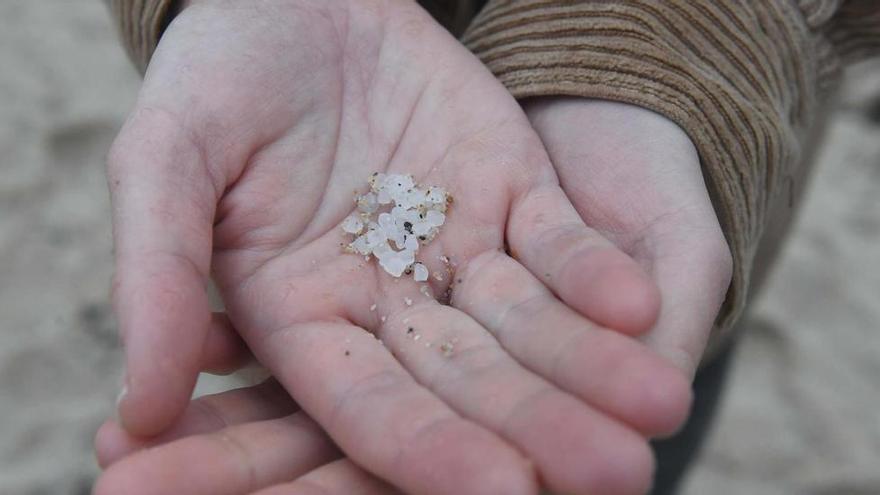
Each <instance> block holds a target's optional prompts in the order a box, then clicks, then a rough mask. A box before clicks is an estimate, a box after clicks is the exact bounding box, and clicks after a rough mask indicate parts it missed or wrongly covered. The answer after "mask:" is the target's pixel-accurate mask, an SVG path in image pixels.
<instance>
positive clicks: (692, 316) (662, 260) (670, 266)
mask: <svg viewBox="0 0 880 495" xmlns="http://www.w3.org/2000/svg"><path fill="white" fill-rule="evenodd" d="M709 215H714V213H713V212H711V211H710V212H709ZM710 218H714V216H710ZM715 224H716V225H715V227H714V229H715V230H716V232H714V234H715V235H714V236H713V235H709V236H703V237H704V238H705V237H708V241H697V242H694V241H693V239H694V238H697V236H690V238H689V236H687V235H683V236H669V237H667V238H665V239H664V240H663V241H662V242H657V243H656V246H655V248H654V252H653V253H652V254H651V256H652V257H653V258H654V263H653V264H654V269H653V271H654V277H655V278H656V280H657V283H658V284H659V286H660V290H662V291H663V310H662V312H661V314H660V318H659V320H658V321H657V325H656V327H655V329H654V330H653V331H652V332H651V333H650V334H649V335H647V336H645V339H644V340H645V343H646V344H647V345H648V346H650V347H651V348H652V349H654V350H655V351H656V352H657V353H659V354H660V355H661V356H664V357H665V358H667V359H668V360H669V361H670V362H672V363H673V364H675V365H676V366H677V367H678V368H679V369H681V371H682V372H683V374H684V376H686V377H688V378H691V379H693V377H694V374H695V373H696V370H697V367H698V366H699V364H700V361H701V359H702V357H703V352H704V350H705V349H706V343H707V342H708V339H709V336H710V334H711V331H712V329H713V325H714V322H715V318H716V317H717V316H718V311H719V310H720V308H721V305H722V303H723V302H724V298H725V296H726V295H727V290H728V287H729V284H730V276H731V269H732V264H733V262H732V260H731V255H730V249H729V248H728V245H727V242H726V241H725V240H724V237H723V235H722V234H721V231H720V229H719V228H718V227H717V221H716V222H715ZM683 273H686V274H688V275H687V276H686V277H682V274H683Z"/></svg>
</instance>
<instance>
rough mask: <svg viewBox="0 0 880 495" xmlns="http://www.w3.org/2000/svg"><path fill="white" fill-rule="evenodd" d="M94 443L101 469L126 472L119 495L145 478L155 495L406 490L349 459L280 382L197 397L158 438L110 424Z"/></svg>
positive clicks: (138, 490)
mask: <svg viewBox="0 0 880 495" xmlns="http://www.w3.org/2000/svg"><path fill="white" fill-rule="evenodd" d="M95 445H96V451H97V456H98V463H99V464H100V465H101V466H102V467H104V468H107V467H108V466H110V465H114V468H113V469H114V473H120V472H121V473H124V474H125V475H126V476H125V477H121V478H120V477H117V479H116V480H115V485H114V489H116V490H117V492H116V493H142V492H143V488H142V487H140V486H139V485H142V484H143V483H144V480H149V489H150V490H151V493H187V494H192V493H195V494H198V493H206V494H208V493H209V494H225V493H242V494H243V493H253V492H259V493H260V494H261V495H267V494H269V493H274V494H282V493H287V494H289V493H313V492H315V493H328V494H329V493H339V494H363V495H367V494H377V495H378V494H382V495H385V494H392V493H399V492H398V491H397V490H395V489H394V488H393V487H391V486H390V485H388V484H386V483H384V482H382V481H381V480H379V479H378V478H376V477H374V476H371V475H369V473H367V472H366V471H364V470H363V469H361V468H360V467H358V466H357V465H355V464H354V463H352V462H351V461H350V460H347V459H344V458H343V457H342V453H341V452H339V450H338V449H337V448H336V447H335V446H334V445H333V442H332V441H331V440H330V439H329V438H328V437H327V435H326V434H324V432H323V430H321V428H320V426H318V424H317V423H315V422H314V421H313V420H311V419H310V418H309V417H308V416H307V415H306V414H305V413H304V412H303V411H301V410H299V409H298V407H297V405H296V403H295V402H293V400H292V399H291V398H290V395H289V394H288V393H287V391H286V390H284V388H282V387H281V386H280V385H279V384H278V382H276V381H275V380H274V379H270V380H268V381H266V382H264V383H262V384H260V385H256V386H252V387H245V388H240V389H236V390H230V391H226V392H223V393H219V394H214V395H208V396H204V397H200V398H198V399H195V400H193V401H192V402H191V403H190V404H189V406H188V407H187V408H186V410H185V412H184V413H183V415H181V417H180V418H179V419H178V420H177V421H176V422H175V424H174V425H173V426H172V427H171V428H169V429H168V430H166V431H165V432H163V433H162V434H161V435H160V436H158V437H155V438H151V439H143V438H138V437H134V436H132V435H131V434H129V433H128V432H126V431H125V430H124V429H123V428H121V427H120V426H119V424H118V423H117V422H115V421H113V420H110V421H107V422H105V423H104V424H103V425H102V426H101V428H100V430H99V431H98V435H97V437H96V440H95ZM194 460H198V461H197V462H194ZM117 462H118V464H117ZM104 482H106V478H102V483H104ZM102 490H103V488H102V487H101V486H100V485H99V487H98V488H96V491H97V492H99V493H100V492H101V491H102ZM261 490H262V491H261Z"/></svg>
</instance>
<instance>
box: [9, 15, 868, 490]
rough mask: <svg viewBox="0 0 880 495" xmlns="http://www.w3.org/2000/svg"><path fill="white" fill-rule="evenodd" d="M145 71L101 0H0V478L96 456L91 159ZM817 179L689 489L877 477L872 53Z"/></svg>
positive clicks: (103, 237) (100, 345) (33, 481)
mask: <svg viewBox="0 0 880 495" xmlns="http://www.w3.org/2000/svg"><path fill="white" fill-rule="evenodd" d="M138 84H139V78H138V77H137V75H136V74H135V72H134V70H133V69H132V68H131V66H130V65H129V63H128V61H127V60H126V58H125V56H124V54H123V52H122V50H121V49H120V48H119V45H118V43H117V41H116V38H115V33H114V32H113V31H112V29H111V27H110V24H109V22H108V16H107V14H106V12H105V10H104V8H103V5H102V4H101V2H99V1H98V0H39V1H27V0H3V1H2V2H0V337H2V341H0V495H43V494H47V495H48V494H52V495H54V494H61V495H64V494H86V493H88V492H89V490H90V487H91V483H92V480H93V479H94V477H95V475H96V473H97V468H96V466H95V463H94V461H93V457H92V453H91V441H92V435H93V433H94V431H95V429H96V428H97V426H98V425H99V424H100V422H101V421H102V419H103V418H104V417H105V416H106V415H107V414H109V413H110V411H111V409H112V405H113V400H114V397H115V395H116V393H117V387H118V385H119V380H120V372H121V356H120V352H119V349H118V345H117V340H116V335H115V328H114V322H113V319H112V316H111V314H110V308H109V305H108V302H107V296H108V283H109V280H110V276H111V270H112V267H111V263H110V261H111V242H110V225H109V221H108V215H109V210H108V197H107V192H106V189H105V185H104V179H103V160H104V155H105V153H106V150H107V148H108V146H109V145H110V142H111V140H112V138H113V136H114V134H115V132H116V130H117V129H118V127H119V126H120V124H121V123H122V120H123V118H124V116H125V114H126V112H127V110H128V108H129V107H130V106H131V104H132V102H133V99H134V97H135V94H136V91H137V88H138ZM812 189H813V190H812V192H811V194H810V195H809V198H808V200H807V202H806V204H805V208H804V209H803V211H802V215H801V217H800V221H799V222H798V224H797V227H796V229H795V231H794V235H793V237H792V239H791V242H790V243H789V245H788V248H787V249H786V252H785V255H784V256H783V258H782V259H781V262H780V263H779V264H778V265H777V269H776V273H775V275H774V277H773V278H772V280H771V282H770V283H769V284H768V286H767V288H766V290H765V292H764V293H763V295H762V296H761V298H760V300H759V301H758V304H756V306H755V307H754V310H753V312H752V315H751V316H750V325H749V326H750V332H749V333H748V334H747V335H746V337H745V339H744V340H743V342H742V345H741V346H740V349H739V354H738V356H737V361H736V368H735V370H734V372H733V374H732V376H731V381H730V388H729V393H728V395H727V397H726V399H725V401H724V405H723V410H722V413H721V414H720V416H719V418H718V419H719V421H718V424H717V428H716V429H715V430H714V432H713V434H712V436H711V438H710V440H709V443H708V445H707V447H706V449H705V451H704V453H703V456H702V458H701V459H700V462H699V464H698V466H697V467H696V468H695V469H694V470H693V472H692V474H691V476H690V478H689V480H688V483H687V486H686V488H685V490H684V493H685V494H686V495H705V494H711V495H740V494H760V495H774V494H808V495H877V494H880V468H878V466H880V63H874V64H867V65H863V66H861V67H858V68H857V70H854V71H852V74H851V77H850V78H849V79H848V81H847V84H846V88H845V92H844V95H843V101H842V104H841V106H840V108H839V110H838V111H837V112H836V113H835V115H834V117H833V123H832V125H831V128H830V133H829V136H828V141H827V143H826V145H825V146H824V148H823V152H822V158H821V163H820V164H819V167H818V170H817V174H816V176H815V178H814V183H813V188H812ZM217 383H218V382H217V381H216V380H215V381H214V382H209V383H207V384H206V385H204V389H209V388H213V387H215V386H217Z"/></svg>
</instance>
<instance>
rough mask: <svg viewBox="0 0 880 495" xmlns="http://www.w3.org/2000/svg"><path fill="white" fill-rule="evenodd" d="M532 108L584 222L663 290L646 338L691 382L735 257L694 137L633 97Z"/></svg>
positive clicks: (566, 100)
mask: <svg viewBox="0 0 880 495" xmlns="http://www.w3.org/2000/svg"><path fill="white" fill-rule="evenodd" d="M524 109H525V110H526V113H527V114H528V116H529V119H530V121H531V122H532V125H533V126H534V129H535V130H536V131H537V132H538V134H539V135H540V136H541V140H542V141H543V142H544V146H545V147H546V149H547V152H548V154H549V155H550V159H551V161H552V162H553V166H554V168H555V170H556V173H557V174H558V176H559V180H560V184H561V186H562V188H563V190H564V191H565V193H566V195H567V196H568V198H569V199H570V200H571V202H572V203H573V204H574V206H575V208H576V209H577V211H578V213H579V214H580V216H581V218H582V219H583V220H584V222H586V223H587V224H588V225H590V226H591V227H592V228H594V229H596V230H597V231H599V232H600V233H601V234H602V235H603V236H604V237H605V238H607V239H609V240H611V241H612V242H613V243H614V244H615V245H616V246H618V247H619V248H620V249H621V250H622V251H624V252H626V253H627V254H629V255H630V256H632V257H633V259H635V260H636V261H638V262H639V263H640V264H641V265H642V266H643V267H644V269H645V270H646V272H647V273H648V274H649V275H650V276H651V278H652V279H653V280H654V282H656V284H657V286H658V287H659V288H660V293H661V300H662V307H661V310H660V316H659V318H658V320H657V323H656V325H655V326H654V327H653V328H652V329H651V331H650V332H648V333H647V334H646V335H644V336H642V339H643V340H644V341H645V342H646V343H647V344H648V345H649V346H650V347H651V348H653V349H654V350H655V351H656V352H658V353H659V354H660V355H662V356H664V357H665V358H666V359H668V360H669V361H671V362H672V363H674V364H675V365H676V366H677V367H678V368H679V369H680V370H681V371H682V373H683V374H684V376H686V377H687V378H688V379H691V378H692V377H693V374H694V373H695V372H696V369H697V366H698V365H699V363H700V360H701V358H702V356H703V351H704V350H705V347H706V343H707V340H708V338H709V335H710V332H711V331H712V328H713V322H714V321H715V318H716V316H717V315H718V311H719V308H720V307H721V304H722V303H723V301H724V297H725V295H726V293H727V289H728V286H729V284H730V277H731V269H732V261H731V255H730V250H729V248H728V245H727V242H726V241H725V238H724V234H723V233H722V230H721V227H720V225H719V222H718V217H717V216H716V214H715V211H714V209H713V206H712V203H711V201H710V196H709V193H708V191H707V187H706V183H705V182H704V180H703V175H702V172H701V167H700V160H699V157H698V155H697V151H696V149H695V148H694V145H693V143H692V142H691V140H690V138H689V137H688V136H687V134H685V132H684V131H683V130H682V129H681V128H680V127H679V126H678V125H676V124H675V123H674V122H672V121H671V120H668V119H667V118H665V117H663V116H661V115H659V114H657V113H654V112H651V111H649V110H646V109H643V108H639V107H636V106H633V105H628V104H625V103H616V102H610V101H601V100H590V99H585V98H573V97H548V98H537V99H531V100H527V101H526V102H525V104H524Z"/></svg>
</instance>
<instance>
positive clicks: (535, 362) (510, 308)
mask: <svg viewBox="0 0 880 495" xmlns="http://www.w3.org/2000/svg"><path fill="white" fill-rule="evenodd" d="M457 277H458V280H459V282H458V283H457V284H456V286H455V288H454V292H453V304H454V305H455V306H456V307H459V308H461V309H462V310H463V311H465V312H467V313H468V314H470V315H471V316H472V317H473V318H475V319H476V320H477V321H478V322H480V324H482V325H483V326H484V327H486V328H487V329H489V331H491V332H492V333H493V334H494V335H495V337H496V338H497V339H498V341H499V342H500V343H501V345H502V346H503V347H504V348H505V349H506V350H507V351H508V352H510V354H511V355H512V356H513V357H514V358H516V359H517V360H518V361H519V362H520V363H522V365H523V366H525V367H527V368H528V369H530V370H532V371H534V372H535V373H537V374H539V375H541V376H543V377H544V378H546V379H547V380H549V381H550V382H552V383H554V384H556V385H557V386H559V387H561V388H562V389H564V390H567V391H569V392H571V393H572V394H574V395H576V396H577V397H579V398H581V399H583V400H584V401H586V402H588V403H589V404H591V405H593V406H595V407H596V408H598V409H600V410H602V411H604V412H606V413H608V414H609V415H611V416H612V417H615V418H618V419H620V420H622V421H624V422H626V423H628V424H630V425H631V426H633V427H634V428H636V429H638V430H639V431H641V432H642V433H644V434H646V435H664V434H669V433H672V432H673V431H674V430H676V429H677V428H678V427H679V426H680V425H681V423H682V422H683V421H684V419H685V417H686V416H687V412H688V409H689V406H690V386H689V383H688V381H687V380H686V379H685V377H684V376H682V375H681V373H679V372H678V370H676V369H675V368H674V367H673V366H671V365H670V364H669V363H667V362H666V361H665V360H663V359H662V358H660V357H659V356H657V355H655V354H654V353H653V352H651V350H650V349H648V348H647V347H646V346H644V345H642V344H640V343H639V342H637V341H634V340H632V339H630V338H628V337H625V336H622V335H620V334H618V333H617V332H614V331H610V330H606V329H603V328H600V327H598V326H597V325H595V324H593V323H591V322H590V321H588V320H587V319H585V318H583V317H581V316H580V315H578V314H577V313H575V312H574V311H572V310H571V309H569V308H568V307H567V306H566V305H565V304H563V303H562V302H560V301H559V300H558V299H556V298H555V297H554V296H553V294H551V293H550V292H549V291H548V290H547V289H546V288H545V287H544V286H543V285H542V284H541V283H540V281H539V280H537V279H536V278H535V277H534V276H532V275H531V274H530V273H529V272H528V271H527V270H526V269H525V268H523V267H522V266H521V265H520V264H519V263H517V262H516V261H514V260H513V259H511V258H509V257H507V256H505V255H503V254H502V253H497V252H494V253H487V254H485V255H483V256H481V257H479V258H477V259H474V260H471V261H470V262H469V263H468V264H467V265H465V266H463V267H461V269H460V270H459V271H458V273H457Z"/></svg>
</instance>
